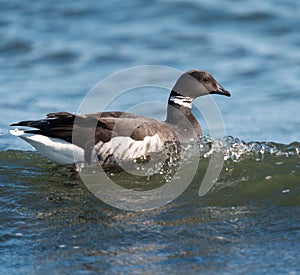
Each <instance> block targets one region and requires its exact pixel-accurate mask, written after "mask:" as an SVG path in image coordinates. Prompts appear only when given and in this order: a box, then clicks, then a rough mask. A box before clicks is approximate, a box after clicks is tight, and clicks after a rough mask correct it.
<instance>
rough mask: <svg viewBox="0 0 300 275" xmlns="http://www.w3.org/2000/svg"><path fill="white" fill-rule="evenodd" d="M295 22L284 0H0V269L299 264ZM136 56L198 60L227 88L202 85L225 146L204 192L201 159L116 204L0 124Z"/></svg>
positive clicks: (235, 269) (294, 269) (299, 71)
mask: <svg viewBox="0 0 300 275" xmlns="http://www.w3.org/2000/svg"><path fill="white" fill-rule="evenodd" d="M299 26H300V2H299V1H294V0H286V1H279V0H275V1H273V0H272V1H271V0H262V1H258V0H256V1H233V0H231V1H229V0H225V1H223V0H211V1H205V0H203V1H196V0H188V1H183V0H182V1H181V0H176V1H168V0H160V1H144V0H142V1H137V0H133V1H115V0H111V1H91V0H85V1H83V0H82V1H29V0H22V1H16V0H1V1H0V37H1V40H0V95H1V97H0V106H1V115H0V254H1V257H0V273H1V274H182V273H185V274H199V273H201V274H215V273H219V274H241V273H243V274H250V273H251V274H262V273H263V274H298V273H300V259H299V254H300V246H299V241H300V185H299V184H300V169H299V168H300V160H299V151H300V143H299V142H300V131H299V128H300V116H299V100H300V89H299V87H300V51H299V48H300V32H299ZM147 64H151V65H162V66H170V67H174V68H177V69H180V70H184V71H185V70H189V69H192V68H194V69H205V70H208V71H209V72H211V73H212V74H213V75H214V76H215V78H216V79H217V80H218V81H219V83H221V85H222V86H224V87H225V88H227V89H228V90H229V91H230V92H231V94H232V97H231V98H224V97H220V96H219V97H218V96H214V99H215V101H216V102H217V104H218V107H219V109H220V112H221V113H222V116H223V120H224V123H225V127H226V132H227V135H228V136H229V137H228V139H227V143H228V149H227V157H226V159H227V160H226V161H225V164H224V168H223V170H222V172H221V175H220V177H219V180H218V184H217V186H216V187H215V188H214V189H213V190H211V192H210V193H209V194H207V195H206V196H204V197H199V196H198V189H199V186H200V184H201V177H202V176H201V172H202V170H201V169H200V168H199V169H200V170H201V171H199V175H197V176H196V177H195V179H194V181H193V182H192V184H191V185H190V187H189V188H188V189H187V190H186V192H184V193H183V194H182V195H181V196H180V197H179V198H178V199H176V200H175V201H174V202H172V203H170V204H168V205H166V206H164V207H161V208H158V209H156V210H152V211H145V212H127V211H122V210H118V209H115V208H113V207H110V206H108V205H106V204H104V203H102V202H101V201H100V200H98V199H96V198H95V197H94V196H93V195H92V194H91V193H90V192H89V191H88V190H87V188H86V186H85V185H84V184H83V183H82V182H81V181H80V179H79V177H78V175H77V174H76V173H74V171H73V170H72V168H70V167H61V166H58V165H55V164H53V163H52V162H51V161H49V160H47V159H45V158H44V157H42V156H41V155H40V154H39V153H37V152H36V151H34V150H33V149H32V147H30V146H29V145H28V144H26V143H25V142H23V141H22V140H21V139H18V138H16V137H13V136H11V135H10V134H9V133H8V130H9V129H10V127H9V124H11V123H13V122H17V121H20V120H25V119H38V118H42V117H44V116H45V115H46V114H47V113H49V112H54V111H69V112H76V111H77V110H78V108H79V105H80V103H81V102H82V100H83V99H84V97H85V95H86V94H87V93H88V91H89V90H90V89H91V88H92V87H93V86H94V85H95V84H96V83H97V82H98V81H100V80H102V79H103V78H104V77H107V76H109V75H110V74H112V73H115V72H117V71H119V70H122V69H126V68H130V67H133V66H140V65H147ZM120 85H121V83H120ZM167 96H168V95H167V94H164V95H162V96H161V98H160V99H161V101H162V102H166V99H167ZM133 100H134V99H133V98H132V97H130V96H128V97H126V98H123V99H122V102H119V103H118V105H117V106H118V108H119V109H120V110H121V109H123V110H126V109H127V108H129V107H130V106H131V102H132V101H133ZM199 100H201V99H199ZM147 108H149V109H148V110H147ZM145 111H148V112H149V113H151V114H153V115H154V116H156V117H160V118H162V119H163V117H164V115H165V114H163V113H161V112H159V111H158V109H157V110H156V109H153V108H152V106H151V105H149V106H148V107H147V105H146V106H145ZM204 130H207V129H204ZM206 133H207V132H206ZM201 161H202V162H201V163H203V167H204V166H205V165H207V163H208V161H209V157H208V158H204V157H203V159H202V160H201ZM203 167H202V168H203ZM187 173H188V171H187ZM124 181H126V177H125V178H124Z"/></svg>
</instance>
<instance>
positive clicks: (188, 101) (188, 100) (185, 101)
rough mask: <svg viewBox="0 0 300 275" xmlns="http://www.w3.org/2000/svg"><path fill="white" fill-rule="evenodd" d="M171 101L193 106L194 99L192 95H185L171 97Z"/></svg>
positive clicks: (189, 106) (188, 106)
mask: <svg viewBox="0 0 300 275" xmlns="http://www.w3.org/2000/svg"><path fill="white" fill-rule="evenodd" d="M170 101H172V102H174V103H175V104H178V105H181V106H184V107H187V108H192V101H193V99H192V98H191V97H185V96H172V97H171V98H170Z"/></svg>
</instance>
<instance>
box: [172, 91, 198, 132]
mask: <svg viewBox="0 0 300 275" xmlns="http://www.w3.org/2000/svg"><path fill="white" fill-rule="evenodd" d="M192 100H193V99H192V98H190V97H185V96H182V95H181V94H179V93H177V92H175V91H174V90H172V92H171V94H170V97H169V100H168V109H167V118H166V122H167V123H169V124H172V125H174V126H176V128H177V130H178V131H182V132H184V131H186V129H187V128H193V129H190V130H189V131H188V132H190V131H192V132H194V133H196V135H197V137H200V136H201V134H202V131H201V128H200V125H199V123H198V121H197V119H196V118H195V116H194V115H193V113H192ZM187 120H188V121H187ZM187 124H190V125H187ZM180 129H181V130H180ZM182 134H183V133H182ZM186 134H187V135H189V134H188V133H186ZM190 134H191V133H190ZM192 135H193V136H194V134H192Z"/></svg>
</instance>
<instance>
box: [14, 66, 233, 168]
mask: <svg viewBox="0 0 300 275" xmlns="http://www.w3.org/2000/svg"><path fill="white" fill-rule="evenodd" d="M206 94H220V95H225V96H230V93H229V92H228V91H227V90H225V89H224V88H223V87H222V86H221V85H219V84H218V83H217V81H216V80H215V79H214V78H213V77H212V76H211V75H210V74H209V73H208V72H206V71H202V70H190V71H188V72H186V73H184V74H182V75H181V76H180V77H179V79H178V80H177V81H176V83H175V85H174V87H173V89H172V91H171V93H170V96H169V100H168V108H167V118H166V120H165V121H163V122H162V121H157V120H154V119H150V118H146V117H142V116H138V115H135V114H131V113H125V112H102V113H94V114H86V115H74V114H70V113H67V112H58V113H50V114H48V115H47V118H45V119H41V120H29V121H21V122H18V123H14V124H11V126H26V127H31V128H35V129H34V130H22V129H18V128H16V129H15V130H11V131H10V133H11V134H13V135H15V136H19V137H21V138H22V139H24V140H25V141H26V142H28V143H30V144H31V145H32V146H33V147H35V148H36V149H37V150H38V151H40V152H41V153H42V154H43V155H45V156H46V157H48V158H49V159H51V160H52V161H54V162H57V163H59V164H71V163H74V155H75V156H76V160H78V162H86V163H90V162H92V161H93V160H98V161H100V163H101V164H110V163H112V162H115V161H116V162H119V161H123V160H130V159H138V158H141V157H142V158H144V157H147V156H149V154H151V153H155V152H160V151H162V150H163V149H164V148H165V145H166V144H168V143H174V142H178V141H180V142H189V141H192V140H198V139H199V138H200V137H201V135H202V131H201V128H200V125H199V123H198V122H197V120H196V118H195V117H194V115H193V113H192V101H193V100H194V99H195V98H196V97H199V96H202V95H206ZM91 137H93V138H91ZM73 154H74V155H73Z"/></svg>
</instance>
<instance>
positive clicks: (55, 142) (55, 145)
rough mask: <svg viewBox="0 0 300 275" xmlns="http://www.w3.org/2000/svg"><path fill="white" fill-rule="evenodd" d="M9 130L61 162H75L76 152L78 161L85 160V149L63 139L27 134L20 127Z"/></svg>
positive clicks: (50, 157) (53, 159) (48, 156)
mask: <svg viewBox="0 0 300 275" xmlns="http://www.w3.org/2000/svg"><path fill="white" fill-rule="evenodd" d="M9 132H10V133H11V134H12V135H14V136H18V137H20V138H22V139H24V140H25V141H26V142H28V143H29V144H31V145H32V146H33V147H34V148H36V149H37V150H38V151H39V152H40V153H41V154H43V155H44V156H46V157H47V158H49V159H51V160H52V161H54V162H57V163H59V164H72V163H74V154H75V156H76V161H82V162H83V161H84V150H83V149H82V148H80V147H78V146H76V145H74V144H71V143H69V142H67V141H65V140H63V139H60V138H50V137H46V136H43V135H37V134H26V133H24V131H23V130H19V129H15V130H10V131H9Z"/></svg>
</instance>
